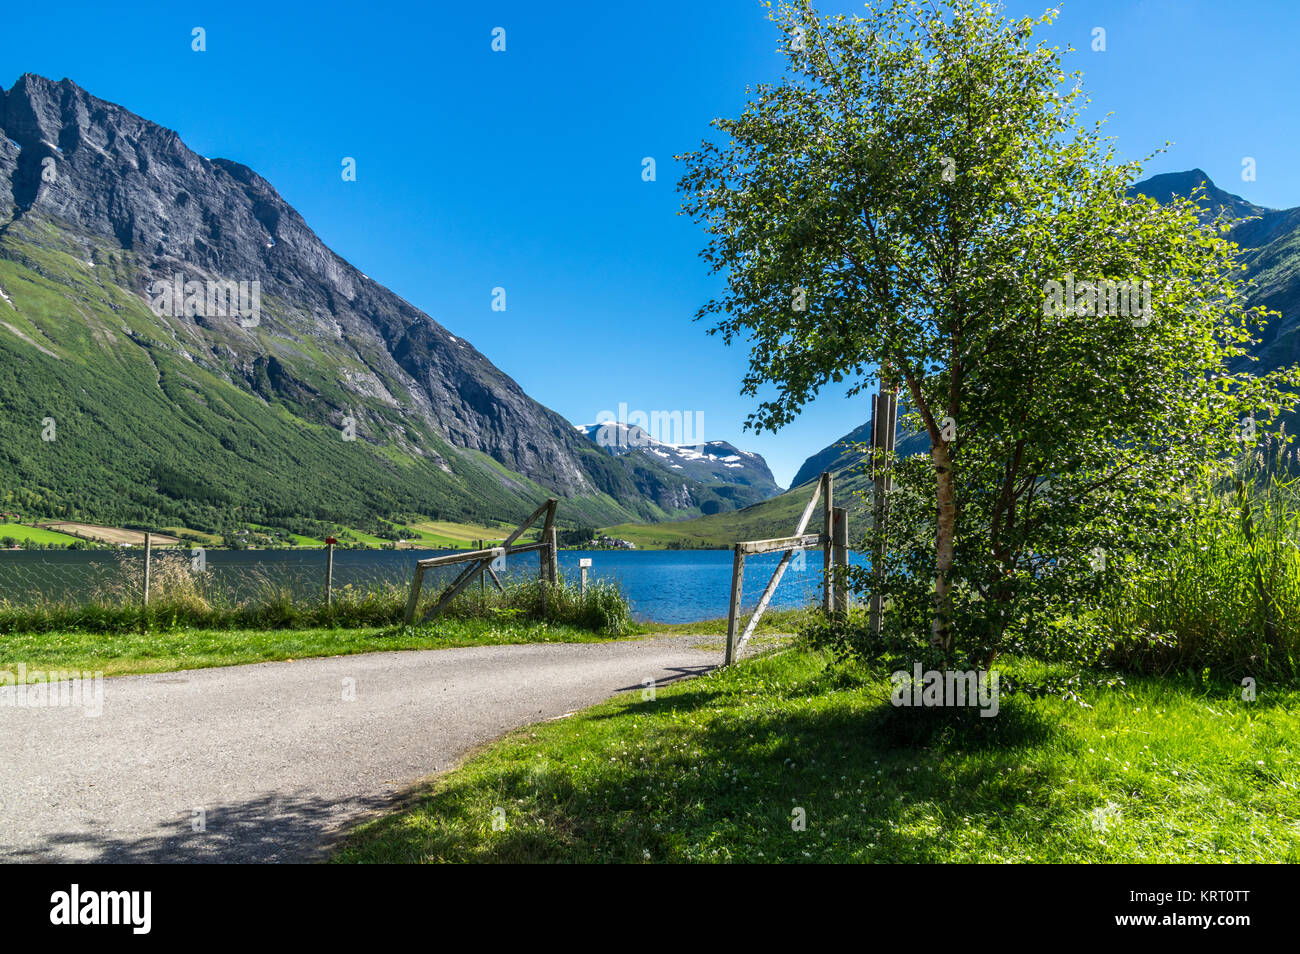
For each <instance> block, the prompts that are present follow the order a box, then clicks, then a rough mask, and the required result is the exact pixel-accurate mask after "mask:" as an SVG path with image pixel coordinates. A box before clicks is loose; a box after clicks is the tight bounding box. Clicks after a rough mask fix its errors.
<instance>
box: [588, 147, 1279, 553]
mask: <svg viewBox="0 0 1300 954" xmlns="http://www.w3.org/2000/svg"><path fill="white" fill-rule="evenodd" d="M1200 186H1204V187H1205V188H1204V193H1203V195H1202V196H1201V199H1200V204H1201V205H1202V207H1203V208H1204V210H1205V211H1204V217H1205V218H1213V217H1214V216H1215V215H1217V214H1219V213H1220V212H1222V213H1223V214H1225V215H1227V216H1228V217H1229V218H1233V219H1243V220H1244V221H1241V222H1239V223H1238V224H1237V225H1235V226H1234V227H1233V228H1232V229H1231V230H1230V231H1229V233H1228V238H1229V239H1231V240H1232V241H1234V242H1236V243H1237V244H1238V245H1239V246H1240V247H1241V249H1242V252H1241V255H1240V260H1241V262H1242V263H1243V264H1244V265H1246V268H1247V271H1246V276H1247V277H1248V278H1249V279H1251V280H1253V281H1254V282H1255V283H1256V290H1255V293H1254V295H1253V296H1252V299H1251V303H1252V304H1256V305H1264V306H1266V307H1267V308H1269V309H1272V310H1275V311H1278V312H1280V313H1281V316H1282V317H1281V318H1280V319H1277V318H1275V319H1274V320H1273V322H1271V323H1270V324H1269V325H1268V326H1266V327H1265V328H1264V329H1262V330H1260V331H1258V332H1257V335H1258V336H1259V337H1260V339H1261V341H1260V344H1259V345H1258V346H1256V347H1255V349H1254V351H1253V357H1254V358H1256V359H1257V360H1255V361H1251V360H1249V359H1242V361H1241V363H1240V365H1239V368H1237V369H1234V370H1239V369H1240V368H1244V367H1250V368H1254V369H1256V370H1258V371H1259V372H1261V373H1263V372H1267V371H1271V370H1273V369H1275V368H1279V367H1283V366H1289V365H1292V364H1295V363H1297V362H1300V208H1292V209H1283V210H1278V209H1268V208H1265V207H1263V206H1259V205H1255V204H1254V203H1252V202H1248V201H1247V200H1245V199H1243V198H1241V197H1240V196H1237V195H1233V194H1232V193H1230V192H1226V191H1225V190H1223V189H1220V188H1219V187H1218V186H1216V185H1215V184H1214V183H1213V182H1212V181H1211V180H1210V178H1209V176H1207V175H1206V174H1205V173H1204V172H1203V171H1202V170H1200V169H1192V170H1189V171H1187V172H1173V173H1167V174H1164V175H1158V176H1152V177H1151V178H1150V179H1145V180H1143V181H1142V182H1139V183H1137V184H1136V185H1134V186H1133V188H1132V189H1131V190H1130V192H1131V193H1135V194H1142V195H1148V196H1150V197H1151V198H1153V199H1155V200H1156V201H1158V202H1168V201H1170V199H1171V198H1172V197H1173V196H1175V195H1180V196H1186V197H1188V198H1190V197H1191V195H1192V192H1193V190H1195V189H1197V188H1198V187H1200ZM900 417H901V409H900ZM1289 429H1291V430H1293V428H1289ZM870 437H871V423H870V421H868V422H867V423H866V424H862V425H859V426H858V427H856V428H854V429H853V430H852V431H850V432H849V433H848V434H845V435H844V436H843V437H842V438H840V439H839V440H837V441H835V442H834V443H833V444H831V445H830V446H829V447H825V448H823V449H822V450H820V451H818V452H817V453H815V454H813V455H812V456H810V457H809V458H808V459H807V460H806V461H804V463H803V466H802V467H800V468H799V471H798V472H797V473H796V474H795V477H794V480H793V481H792V482H791V485H790V489H789V490H788V491H786V492H785V493H783V494H781V495H780V496H777V497H774V498H772V499H770V500H766V501H763V502H761V503H758V504H755V505H753V506H750V507H747V508H745V509H743V510H739V511H736V512H735V513H724V514H718V515H716V516H704V517H700V518H697V519H691V520H686V521H682V522H677V523H671V524H661V525H658V526H639V525H635V524H624V525H620V526H615V527H610V528H608V529H607V530H606V532H607V533H609V534H612V535H614V536H617V537H622V538H625V539H629V540H632V541H634V542H636V543H637V544H638V545H641V546H647V545H649V546H654V545H658V546H681V547H710V546H712V547H719V546H721V547H725V546H730V545H731V544H733V543H735V542H736V541H737V540H760V539H766V538H769V537H782V536H788V535H789V534H790V533H792V532H793V531H794V527H795V523H796V522H797V521H798V519H799V515H800V513H801V512H802V510H803V505H804V504H805V503H806V502H807V500H808V496H809V494H811V492H812V485H811V481H813V480H815V479H816V478H817V477H818V476H820V475H821V474H822V472H823V471H827V470H829V471H830V472H831V473H833V474H835V476H836V490H835V494H836V504H837V506H842V507H847V508H848V509H849V511H850V513H849V520H850V529H851V532H852V529H853V528H856V527H864V526H865V523H864V522H865V521H866V520H867V519H868V515H869V514H868V507H869V504H868V498H867V497H865V496H863V494H864V493H869V491H870V481H869V480H868V479H867V475H866V474H864V473H863V472H862V470H861V463H862V457H863V455H862V452H861V451H860V450H859V449H857V448H856V447H854V446H853V445H854V444H856V443H869V442H870ZM895 440H896V449H897V452H898V453H899V454H900V455H901V456H904V457H908V456H911V455H913V454H921V453H928V452H929V439H928V438H927V437H926V435H925V434H922V433H911V434H909V433H904V432H903V430H902V429H901V428H900V429H899V431H898V434H897V436H896V438H895Z"/></svg>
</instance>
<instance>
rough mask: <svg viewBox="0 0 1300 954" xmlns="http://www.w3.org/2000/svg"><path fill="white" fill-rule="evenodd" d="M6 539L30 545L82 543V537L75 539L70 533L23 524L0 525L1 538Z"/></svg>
mask: <svg viewBox="0 0 1300 954" xmlns="http://www.w3.org/2000/svg"><path fill="white" fill-rule="evenodd" d="M4 537H13V538H14V539H15V540H19V541H23V542H28V543H58V544H61V545H63V546H66V545H68V544H69V543H80V542H82V541H81V538H80V537H74V536H72V534H70V533H59V532H58V531H57V530H46V529H45V528H44V527H28V526H25V525H23V524H21V523H0V538H4Z"/></svg>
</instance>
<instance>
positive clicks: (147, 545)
mask: <svg viewBox="0 0 1300 954" xmlns="http://www.w3.org/2000/svg"><path fill="white" fill-rule="evenodd" d="M152 555H153V534H152V533H150V532H149V531H148V530H146V531H145V533H144V605H145V606H148V605H149V574H150V571H151V569H152V567H151V566H150V563H151V561H152Z"/></svg>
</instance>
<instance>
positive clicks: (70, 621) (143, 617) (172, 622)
mask: <svg viewBox="0 0 1300 954" xmlns="http://www.w3.org/2000/svg"><path fill="white" fill-rule="evenodd" d="M142 588H143V569H142V568H141V567H140V565H139V560H130V559H123V561H122V565H121V566H120V568H119V572H118V573H117V574H116V575H115V582H114V583H112V584H110V585H109V586H107V587H106V588H105V589H104V590H103V591H102V592H101V593H100V594H99V595H98V597H97V598H96V599H94V600H93V601H91V602H88V603H72V602H67V601H51V600H47V599H40V600H38V601H36V602H34V603H32V604H19V603H15V602H11V601H0V635H3V634H13V633H43V632H55V631H76V632H100V633H124V632H133V631H136V630H140V629H158V630H168V629H183V628H194V629H213V630H224V629H248V630H271V629H300V628H310V627H322V626H329V627H349V628H355V627H368V626H397V625H400V624H401V623H402V622H403V619H404V616H405V613H406V603H407V597H408V594H409V584H406V583H402V582H397V581H393V582H388V583H380V584H375V585H370V586H366V587H356V586H352V585H348V586H342V587H338V588H336V589H335V590H334V593H333V599H332V601H331V602H330V604H329V605H326V604H325V601H324V599H321V598H317V599H303V598H302V597H301V596H300V595H298V594H296V593H295V591H294V589H293V588H292V587H290V586H287V585H284V584H280V583H276V582H275V581H274V580H272V579H271V578H269V577H263V578H262V579H261V580H260V581H259V582H258V584H257V586H256V588H255V594H254V595H252V596H246V597H243V598H236V597H234V596H233V595H232V594H231V593H230V592H223V591H222V590H220V589H219V588H217V587H215V586H213V585H212V583H211V582H210V581H209V580H207V579H205V578H204V577H203V576H202V575H201V574H196V573H194V572H192V570H191V569H190V564H189V559H188V558H187V557H186V556H185V555H184V554H181V553H159V554H155V555H154V557H153V560H152V567H151V575H150V587H149V591H150V601H149V605H148V606H147V607H145V606H142V605H141V601H140V593H141V592H142ZM439 595H440V591H439V587H438V586H436V585H434V586H429V585H426V587H425V592H424V595H423V598H422V600H421V602H420V606H419V607H418V608H417V612H416V619H417V620H419V619H420V618H422V617H423V615H424V614H425V613H427V612H428V611H429V610H430V609H432V608H433V606H434V604H435V603H436V601H437V598H438V596H439ZM444 614H445V615H447V616H451V617H454V618H458V619H468V618H493V619H502V620H509V619H520V620H526V621H547V622H552V623H559V624H566V625H570V626H577V627H580V628H583V629H588V630H591V631H592V632H597V633H602V634H605V635H610V636H622V635H626V634H628V633H630V632H632V631H633V629H634V626H633V623H632V614H631V608H630V606H629V604H628V602H627V598H626V597H625V596H624V595H623V592H622V590H620V589H619V587H618V586H617V585H615V584H613V583H606V582H597V583H595V584H592V585H589V586H588V587H587V590H586V593H585V594H583V593H581V592H580V590H579V587H578V586H577V585H576V584H574V583H571V582H568V581H565V580H561V581H560V582H558V583H556V584H555V585H553V586H552V585H549V584H545V583H542V582H540V581H537V580H526V581H507V582H506V583H505V584H504V590H501V591H498V590H496V589H495V588H488V589H486V590H484V591H482V592H479V591H477V588H475V587H470V588H468V589H467V590H466V591H464V592H462V593H461V594H460V595H459V596H458V597H457V598H456V599H455V600H453V601H452V603H451V604H450V605H449V606H448V607H446V608H445V610H444Z"/></svg>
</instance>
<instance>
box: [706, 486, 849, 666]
mask: <svg viewBox="0 0 1300 954" xmlns="http://www.w3.org/2000/svg"><path fill="white" fill-rule="evenodd" d="M834 489H835V478H834V477H833V476H832V475H831V474H830V473H829V472H826V473H823V474H822V475H821V477H820V478H819V479H818V481H817V484H816V485H815V486H814V487H813V494H812V498H811V499H810V500H809V501H808V506H806V507H804V511H803V516H801V517H800V518H799V525H798V526H797V527H795V530H794V535H793V536H789V537H778V538H776V539H774V540H747V541H744V542H741V543H737V544H736V545H735V547H734V548H733V551H732V563H731V609H730V612H729V613H728V615H727V658H726V661H725V662H724V665H727V666H730V665H731V664H732V663H733V662H734V661H735V660H736V658H737V657H739V655H740V652H741V650H742V649H744V648H745V643H747V642H748V641H749V637H751V636H753V635H754V630H755V629H757V628H758V621H759V619H760V618H761V617H762V615H763V612H764V610H766V609H767V605H768V603H770V602H771V600H772V595H773V594H774V593H775V592H776V587H777V584H778V583H780V582H781V577H782V576H784V575H785V571H786V568H787V567H788V566H789V565H790V560H791V558H792V557H793V556H794V554H795V553H796V552H797V551H800V550H811V549H816V548H818V547H820V548H821V550H822V571H823V579H822V608H823V610H824V611H825V612H827V613H831V612H835V611H843V610H844V609H846V608H847V607H848V592H847V589H846V584H845V583H844V582H843V581H842V580H840V579H838V574H837V573H836V570H835V568H836V566H843V565H845V564H847V563H848V539H849V537H848V513H847V511H846V510H845V509H844V508H843V507H835V506H834V496H833V495H834ZM818 499H821V501H822V532H821V533H806V532H805V531H806V530H807V529H808V524H809V522H810V521H811V520H812V515H813V510H814V509H815V508H816V506H817V501H818ZM778 551H779V552H780V553H781V562H780V563H778V564H777V566H776V570H775V571H773V573H772V578H771V579H770V580H768V583H767V586H766V587H765V588H764V589H763V595H762V596H761V597H759V600H758V606H757V607H755V608H754V613H753V615H752V616H750V618H749V622H748V623H746V624H745V628H744V630H743V631H742V632H740V634H739V636H737V632H736V630H737V628H738V626H739V624H740V600H741V595H742V593H743V591H744V583H745V557H748V556H754V555H755V554H759V553H776V552H778Z"/></svg>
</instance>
